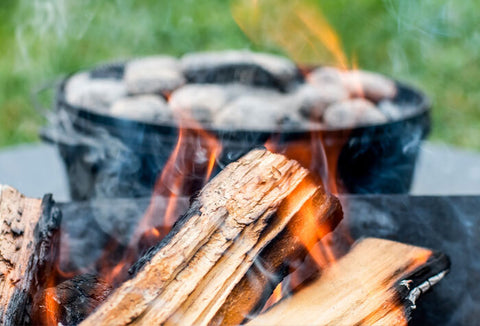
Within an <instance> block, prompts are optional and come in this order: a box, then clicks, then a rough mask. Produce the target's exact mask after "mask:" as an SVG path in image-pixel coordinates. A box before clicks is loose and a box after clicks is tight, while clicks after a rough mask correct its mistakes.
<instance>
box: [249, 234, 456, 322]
mask: <svg viewBox="0 0 480 326" xmlns="http://www.w3.org/2000/svg"><path fill="white" fill-rule="evenodd" d="M449 265H450V263H449V260H448V258H447V257H446V256H445V255H443V254H440V253H436V252H432V251H431V250H429V249H425V248H420V247H415V246H411V245H406V244H402V243H398V242H393V241H389V240H382V239H374V238H370V239H364V240H361V241H360V242H358V243H357V244H356V245H354V247H353V248H352V249H351V251H350V252H349V253H348V254H347V255H346V256H344V257H343V258H341V259H340V260H339V261H338V262H337V263H335V264H333V265H331V266H329V267H328V268H327V269H325V270H324V271H323V272H322V275H321V276H320V277H319V278H318V279H317V280H316V281H314V282H313V283H312V284H310V285H308V286H307V287H305V288H303V289H302V290H300V291H299V292H297V293H295V294H293V296H291V297H288V298H285V299H284V300H282V301H280V302H279V303H278V304H276V305H275V306H273V307H272V308H271V309H269V310H268V311H266V312H265V313H263V314H261V315H260V316H258V317H256V318H255V319H253V320H251V321H250V322H249V323H247V325H248V326H255V325H298V324H305V325H406V324H407V322H408V320H409V318H410V314H411V310H412V309H413V308H415V300H416V299H417V298H418V296H419V295H420V294H421V293H423V292H425V291H427V290H428V289H429V288H430V287H431V286H433V285H434V284H436V283H437V282H438V281H440V280H441V279H442V278H443V276H444V275H445V274H446V273H447V271H448V268H449Z"/></svg>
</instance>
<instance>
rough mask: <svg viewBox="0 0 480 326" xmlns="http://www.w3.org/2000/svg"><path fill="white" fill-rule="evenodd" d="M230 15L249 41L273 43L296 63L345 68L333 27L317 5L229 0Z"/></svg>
mask: <svg viewBox="0 0 480 326" xmlns="http://www.w3.org/2000/svg"><path fill="white" fill-rule="evenodd" d="M231 11H232V16H233V18H234V20H235V22H236V23H237V25H238V26H239V27H240V28H241V29H242V31H243V32H244V33H245V35H247V36H248V37H249V38H250V39H251V40H252V41H253V42H255V43H257V44H261V45H263V46H265V45H267V46H271V45H277V46H279V47H280V48H281V49H283V50H284V51H286V53H287V54H288V55H289V57H290V58H292V59H293V60H294V61H295V62H297V63H309V62H312V60H314V62H315V63H318V62H322V63H330V64H334V65H336V66H337V67H339V68H341V69H347V68H348V59H347V56H346V55H345V51H344V50H343V46H342V44H341V41H340V38H339V37H338V35H337V33H336V31H335V29H334V28H333V27H332V26H331V25H330V23H329V22H328V20H327V19H326V17H325V16H324V15H323V14H322V13H321V11H320V10H319V9H318V5H317V6H313V5H311V4H308V3H303V2H299V1H282V3H281V5H280V4H279V3H278V1H274V0H263V1H248V0H237V1H234V2H232V6H231Z"/></svg>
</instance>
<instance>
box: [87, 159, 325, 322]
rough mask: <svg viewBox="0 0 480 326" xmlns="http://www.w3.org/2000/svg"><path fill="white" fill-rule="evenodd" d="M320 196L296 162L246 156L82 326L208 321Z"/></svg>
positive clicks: (209, 187)
mask: <svg viewBox="0 0 480 326" xmlns="http://www.w3.org/2000/svg"><path fill="white" fill-rule="evenodd" d="M319 192H321V193H324V190H323V188H322V187H321V186H319V185H318V184H316V183H315V182H314V181H313V179H312V178H311V177H310V175H309V174H308V171H307V170H305V169H304V168H302V167H301V166H300V165H299V164H298V163H297V162H295V161H292V160H288V159H287V158H285V157H284V156H282V155H278V154H272V153H269V152H267V151H265V150H254V151H252V152H250V153H248V154H247V155H245V156H244V157H243V158H241V159H240V160H238V161H237V162H234V163H232V164H230V165H228V166H227V167H226V168H225V169H224V170H223V171H222V172H221V173H219V174H218V175H217V176H216V177H215V178H214V179H213V180H212V181H211V182H209V183H208V184H207V185H206V186H205V187H204V189H203V190H202V191H201V192H200V193H199V195H198V197H197V198H196V199H195V200H194V201H193V203H192V205H191V206H190V208H189V209H188V211H187V212H186V213H185V215H184V216H182V217H181V218H180V219H179V221H178V222H177V223H176V224H175V226H174V227H173V229H172V231H171V232H170V233H169V234H168V235H167V237H166V238H165V239H164V240H162V242H160V243H159V244H158V245H157V246H155V247H153V248H152V249H151V250H150V252H149V253H147V254H146V255H145V256H144V257H143V258H142V259H140V261H139V262H138V263H137V265H136V266H135V268H134V269H133V272H134V273H135V276H134V278H132V279H131V280H129V281H127V282H125V283H124V284H123V285H122V286H121V287H119V288H118V289H117V290H116V291H114V293H113V294H112V295H111V296H110V297H109V298H108V299H107V300H106V302H105V303H104V304H103V305H101V306H100V307H99V308H98V309H97V311H96V312H94V313H93V314H92V315H91V316H89V318H87V319H86V320H85V321H84V322H83V323H82V325H97V324H100V325H126V324H131V325H133V324H155V325H158V324H162V323H166V324H170V323H172V324H175V323H181V324H206V323H208V322H209V321H210V320H211V319H212V318H213V317H214V316H215V314H216V313H217V311H218V310H219V309H220V308H221V306H222V304H223V303H224V302H225V300H226V299H227V297H228V295H229V293H230V292H232V290H233V289H234V287H235V286H236V285H237V284H238V283H239V282H241V280H242V279H243V278H244V277H245V275H246V273H247V271H248V270H249V269H250V268H251V267H252V265H253V263H254V261H255V259H256V257H257V256H258V254H259V253H260V252H262V250H263V249H264V248H266V247H268V245H269V244H270V243H272V241H273V240H274V239H275V238H276V237H277V236H278V235H279V234H281V233H282V231H284V230H285V229H286V227H287V225H288V224H289V222H291V221H292V220H295V219H296V218H295V216H296V214H299V215H300V213H299V211H301V210H302V209H303V207H304V206H309V205H308V204H306V203H307V202H308V201H309V200H310V199H311V198H312V197H315V198H320V197H321V195H320V194H319ZM319 196H320V197H319ZM313 201H314V200H313ZM332 216H333V215H332ZM326 220H327V221H328V219H326ZM280 238H281V237H280ZM286 251H287V253H288V250H286ZM281 252H282V250H279V255H281V257H286V255H283V254H282V253H281ZM274 265H275V264H274ZM276 265H278V264H276ZM279 281H280V280H279Z"/></svg>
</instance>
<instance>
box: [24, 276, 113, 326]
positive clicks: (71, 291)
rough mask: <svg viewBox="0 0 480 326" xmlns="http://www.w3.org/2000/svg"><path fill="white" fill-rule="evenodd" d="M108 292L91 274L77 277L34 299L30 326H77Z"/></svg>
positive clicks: (99, 280)
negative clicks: (53, 303) (34, 303)
mask: <svg viewBox="0 0 480 326" xmlns="http://www.w3.org/2000/svg"><path fill="white" fill-rule="evenodd" d="M111 290H112V287H111V286H110V285H109V284H107V283H106V282H105V281H104V280H102V279H99V278H98V277H97V276H96V275H93V274H81V275H77V276H75V277H73V278H72V279H69V280H66V281H64V282H62V283H60V284H58V285H57V286H55V287H49V288H47V289H45V290H43V291H41V292H39V293H37V295H36V296H35V297H36V300H35V302H36V305H35V307H34V308H33V315H32V320H33V325H49V324H50V325H51V324H53V325H58V324H62V325H78V324H79V323H80V322H81V321H82V320H84V319H85V318H86V317H87V316H88V315H89V314H91V313H92V311H93V310H94V309H95V308H96V307H97V306H98V305H100V304H101V303H102V302H103V301H104V300H105V299H106V298H107V296H108V295H109V294H110V292H111ZM52 302H55V305H52V304H51V303H52Z"/></svg>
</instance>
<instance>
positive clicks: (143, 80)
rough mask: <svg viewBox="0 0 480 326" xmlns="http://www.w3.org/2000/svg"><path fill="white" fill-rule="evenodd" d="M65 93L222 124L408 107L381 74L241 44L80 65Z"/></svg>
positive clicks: (183, 120)
mask: <svg viewBox="0 0 480 326" xmlns="http://www.w3.org/2000/svg"><path fill="white" fill-rule="evenodd" d="M65 93H66V94H65V98H66V100H67V102H68V103H69V104H71V105H74V106H77V107H81V108H84V109H87V110H92V111H94V112H96V113H100V114H105V115H111V116H115V117H119V118H126V119H132V120H137V121H141V122H147V123H154V124H155V123H160V124H165V123H167V124H172V123H175V124H185V125H188V123H192V122H193V123H195V124H196V125H198V124H201V125H202V126H204V127H215V128H219V129H222V128H231V129H251V130H275V129H280V128H282V129H295V128H299V127H305V126H307V127H310V126H319V127H327V128H349V127H355V126H364V125H374V124H381V123H385V122H388V121H394V120H398V119H401V118H403V117H404V116H405V115H406V114H407V113H408V112H409V111H408V110H407V109H405V108H404V107H403V106H402V105H399V104H397V103H395V102H394V101H393V98H394V97H395V95H396V93H397V87H396V85H395V83H394V82H393V81H392V80H391V79H389V78H387V77H384V76H382V75H380V74H376V73H373V72H367V71H361V70H349V71H344V70H340V69H337V68H333V67H319V68H317V69H314V70H312V71H310V72H308V73H306V75H305V76H302V74H301V73H300V69H299V68H298V67H297V66H296V65H295V64H294V63H293V62H292V61H290V60H289V59H287V58H284V57H280V56H277V55H272V54H266V53H255V52H250V51H245V50H228V51H220V52H199V53H189V54H186V55H184V56H183V57H182V58H180V59H177V58H174V57H170V56H165V55H159V56H151V57H144V58H138V59H133V60H130V61H128V62H127V63H126V64H125V67H124V73H123V74H113V75H108V74H100V75H98V74H94V73H92V72H91V73H89V72H79V73H77V74H75V75H73V76H72V77H70V78H69V79H68V81H67V83H66V86H65Z"/></svg>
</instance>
